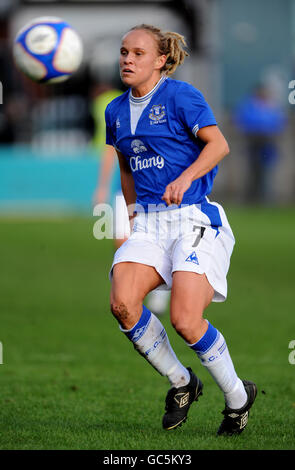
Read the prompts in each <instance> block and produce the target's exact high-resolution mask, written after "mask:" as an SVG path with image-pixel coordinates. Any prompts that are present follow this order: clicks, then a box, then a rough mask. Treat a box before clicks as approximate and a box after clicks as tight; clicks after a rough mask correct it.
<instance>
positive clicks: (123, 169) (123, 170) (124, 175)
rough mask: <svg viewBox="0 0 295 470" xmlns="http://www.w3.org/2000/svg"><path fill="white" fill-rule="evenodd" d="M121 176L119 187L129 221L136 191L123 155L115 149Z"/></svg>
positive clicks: (132, 214)
mask: <svg viewBox="0 0 295 470" xmlns="http://www.w3.org/2000/svg"><path fill="white" fill-rule="evenodd" d="M116 152H117V155H118V160H119V166H120V176H121V187H122V192H123V195H124V198H125V202H126V206H127V209H128V215H129V220H130V221H131V220H132V219H133V217H134V205H135V202H136V191H135V186H134V179H133V175H132V172H131V169H130V167H129V166H128V163H127V162H126V159H125V157H124V155H123V154H122V153H121V152H119V150H117V149H116Z"/></svg>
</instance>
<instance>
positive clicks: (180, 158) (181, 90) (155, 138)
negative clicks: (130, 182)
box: [105, 78, 218, 210]
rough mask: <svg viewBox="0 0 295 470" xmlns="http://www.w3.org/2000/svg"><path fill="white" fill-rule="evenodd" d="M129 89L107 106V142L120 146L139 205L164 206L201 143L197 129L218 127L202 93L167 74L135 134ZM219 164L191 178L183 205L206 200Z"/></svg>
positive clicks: (195, 157)
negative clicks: (168, 188) (167, 193)
mask: <svg viewBox="0 0 295 470" xmlns="http://www.w3.org/2000/svg"><path fill="white" fill-rule="evenodd" d="M130 93H131V90H128V91H126V92H125V93H124V94H123V95H121V96H119V97H118V98H115V99H114V100H113V101H112V102H111V103H109V105H108V106H107V108H106V112H105V118H106V135H107V138H106V142H107V144H109V145H113V146H114V147H115V148H116V149H118V150H119V151H120V152H121V153H122V154H123V155H124V157H125V158H126V160H127V162H128V165H129V167H130V169H131V171H132V174H133V178H134V182H135V190H136V194H137V201H136V202H137V204H140V205H141V206H143V207H144V209H145V210H146V209H147V208H148V205H159V204H160V205H162V207H163V206H166V203H165V202H164V201H163V200H162V196H163V194H164V192H165V188H166V186H167V185H168V184H169V183H171V182H172V181H173V180H175V179H176V178H177V177H178V176H179V175H180V174H181V173H182V172H183V171H184V170H185V169H186V168H188V167H189V166H190V165H191V164H192V163H193V162H194V161H195V160H196V159H197V158H198V155H199V154H200V152H201V150H202V149H203V147H204V143H203V142H202V141H201V140H200V139H199V138H198V137H196V133H197V132H198V130H199V129H201V128H202V127H206V126H212V125H216V120H215V118H214V115H213V113H212V111H211V109H210V107H209V105H208V104H207V102H206V101H205V99H204V97H203V95H202V93H201V92H200V91H199V90H197V89H196V88H195V87H193V86H192V85H190V84H188V83H185V82H182V81H179V80H173V79H171V78H167V79H166V80H163V81H162V83H161V84H160V86H159V87H158V88H157V89H156V90H155V92H154V93H153V95H152V97H151V99H150V102H149V103H148V105H147V106H146V107H145V109H144V110H143V112H142V114H141V116H140V118H139V120H138V123H137V126H136V128H135V131H134V133H132V132H131V121H130V117H131V116H130V101H129V98H130ZM217 170H218V167H217V166H216V167H214V168H213V169H212V170H211V171H210V172H209V173H207V174H206V175H204V176H203V177H201V178H199V179H197V180H195V181H193V183H192V184H191V186H190V188H189V189H188V190H187V191H186V192H185V193H184V196H183V200H182V204H196V203H201V202H202V201H204V199H205V197H206V196H207V195H208V194H210V192H211V190H212V185H213V180H214V178H215V175H216V173H217Z"/></svg>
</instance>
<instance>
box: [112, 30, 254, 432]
mask: <svg viewBox="0 0 295 470" xmlns="http://www.w3.org/2000/svg"><path fill="white" fill-rule="evenodd" d="M185 45H186V44H185V41H184V38H183V36H181V35H179V34H177V33H174V32H166V33H164V32H162V31H161V30H160V29H158V28H155V27H153V26H149V25H144V24H143V25H139V26H135V27H134V28H132V29H131V30H130V31H128V32H127V33H126V34H125V35H124V36H123V39H122V46H121V52H120V74H121V79H122V81H123V82H124V84H125V85H127V86H128V87H130V89H129V90H128V91H127V92H125V93H124V94H123V95H121V96H120V97H118V98H116V99H115V100H113V101H112V102H111V103H110V104H109V105H108V106H107V109H106V113H105V117H106V129H107V144H109V145H112V146H113V147H115V149H116V151H117V154H118V159H119V165H120V172H121V185H122V190H123V194H124V197H125V200H126V204H127V207H128V208H129V210H130V208H132V210H131V212H130V214H131V215H130V219H133V220H132V222H133V228H132V233H131V236H130V237H129V239H128V240H127V241H126V242H125V243H124V244H123V245H122V246H121V247H120V248H119V249H118V250H117V251H116V253H115V257H114V261H113V265H112V268H111V273H110V278H111V280H112V289H111V311H112V313H113V315H114V316H115V317H116V319H117V320H118V322H119V325H120V329H121V331H122V332H123V333H125V335H126V336H127V337H128V338H129V339H130V340H131V341H132V343H133V344H134V346H135V349H137V351H138V352H139V353H140V354H141V355H143V356H144V357H145V358H146V359H147V361H148V362H149V363H150V364H151V365H152V366H153V367H154V368H155V369H156V370H157V371H158V372H159V373H160V374H161V375H163V376H166V377H167V378H168V379H169V382H170V384H171V388H170V390H169V391H168V394H167V397H166V407H165V414H164V416H163V427H164V429H173V428H176V427H177V426H179V425H180V424H182V423H183V422H184V421H185V420H186V418H187V413H188V410H189V408H190V406H191V404H192V403H193V402H194V401H197V399H198V397H199V396H200V395H201V394H202V389H203V384H202V382H201V380H200V379H199V378H198V377H196V375H195V374H194V373H193V372H192V370H191V368H186V367H184V366H183V365H182V364H181V362H180V361H179V360H178V358H177V357H176V355H175V353H174V351H173V349H172V348H171V345H170V343H169V340H168V337H167V334H166V331H165V328H164V327H163V325H162V323H161V322H160V320H159V319H158V318H157V317H156V316H155V315H154V314H153V313H152V312H150V311H149V310H148V309H147V308H146V307H145V305H143V301H144V298H145V296H146V295H147V294H148V293H149V292H150V291H152V290H153V289H156V288H159V287H161V288H163V287H164V288H168V289H171V305H170V317H171V323H172V325H173V327H174V328H175V329H176V331H177V333H178V334H179V335H180V336H181V337H182V338H183V339H184V340H185V342H186V343H187V345H188V347H189V348H191V349H192V351H194V352H195V353H196V354H197V356H198V357H199V359H200V360H201V363H202V364H203V366H205V368H206V369H207V370H208V371H209V372H210V374H211V375H212V377H213V379H214V380H215V381H216V383H217V385H218V386H219V387H220V389H221V390H222V392H223V393H224V398H225V409H224V411H223V414H224V418H223V420H222V423H221V425H220V427H219V429H218V431H217V433H218V434H219V435H220V434H228V435H231V434H239V433H241V432H242V431H243V429H244V428H245V426H246V424H247V422H248V415H249V409H250V408H251V406H252V404H253V402H254V400H255V397H256V393H257V389H256V385H255V384H254V383H252V382H249V381H242V380H241V379H240V378H239V377H238V376H237V374H236V372H235V369H234V366H233V363H232V360H231V357H230V354H229V351H228V348H227V345H226V342H225V339H224V337H223V335H222V334H221V333H220V332H219V331H218V330H217V329H216V328H214V326H213V325H211V324H210V323H209V321H207V320H206V319H204V318H203V312H204V310H205V309H206V307H207V306H208V305H209V304H210V302H211V301H215V302H222V301H224V300H225V299H226V295H227V282H226V275H227V271H228V268H229V261H230V256H231V253H232V250H233V246H234V242H235V240H234V236H233V234H232V231H231V228H230V226H229V224H228V221H227V218H226V215H225V213H224V210H223V208H222V207H221V206H220V205H219V204H217V203H213V202H210V201H209V199H208V197H207V196H208V194H209V193H210V192H211V189H212V185H213V180H214V177H215V175H216V173H217V165H218V163H219V162H220V161H221V160H222V159H223V158H224V157H225V155H227V154H228V152H229V149H228V145H227V142H226V140H225V138H224V136H223V135H222V133H221V132H220V130H219V128H218V127H217V123H216V121H215V118H214V116H213V114H212V111H211V109H210V107H209V106H208V104H207V103H206V101H205V100H204V97H203V95H202V94H201V93H200V92H199V91H198V90H197V89H195V88H194V87H193V86H191V85H189V84H188V83H185V82H182V81H178V80H173V79H171V78H170V75H172V74H173V72H175V70H176V68H177V67H178V65H180V64H181V63H182V62H183V60H184V58H185V56H186V55H188V54H187V53H186V51H185V50H184V48H183V46H185Z"/></svg>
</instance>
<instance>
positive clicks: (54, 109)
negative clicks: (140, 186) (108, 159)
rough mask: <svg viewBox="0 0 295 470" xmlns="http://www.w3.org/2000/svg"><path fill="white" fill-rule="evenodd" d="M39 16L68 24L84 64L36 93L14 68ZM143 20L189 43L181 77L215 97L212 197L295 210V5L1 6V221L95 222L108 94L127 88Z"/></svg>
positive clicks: (234, 1)
mask: <svg viewBox="0 0 295 470" xmlns="http://www.w3.org/2000/svg"><path fill="white" fill-rule="evenodd" d="M39 16H58V17H61V18H63V19H65V20H66V21H68V22H69V23H70V24H71V25H72V26H73V27H74V28H75V29H76V30H77V31H78V33H79V34H80V36H81V38H82V40H83V45H84V58H83V63H82V66H81V67H80V69H79V71H78V73H76V74H75V75H74V76H73V77H72V78H71V79H69V80H68V81H67V82H65V83H61V84H56V85H54V86H53V85H50V86H46V85H38V84H35V83H33V82H31V81H30V80H29V79H27V78H26V77H24V76H23V75H22V74H21V73H20V72H18V71H17V70H16V68H15V66H14V64H13V59H12V45H13V40H14V37H15V35H16V33H17V31H18V30H19V29H20V28H21V27H22V26H23V25H24V24H26V23H27V22H29V21H30V20H31V19H33V18H35V17H39ZM143 22H144V23H150V24H154V25H156V26H159V27H160V28H163V29H164V30H174V31H177V32H179V33H181V34H183V35H184V36H185V37H186V39H187V42H188V47H189V52H190V58H189V59H188V60H187V61H186V62H185V63H184V64H183V66H181V67H180V68H179V70H178V71H177V74H176V75H175V78H177V79H180V80H185V81H188V82H190V83H192V84H193V85H194V86H196V87H197V88H199V89H200V90H201V91H202V92H203V93H204V95H205V97H206V99H207V101H208V102H209V103H210V105H211V107H212V108H213V110H214V112H215V115H216V117H217V120H218V123H219V126H220V128H221V130H222V131H223V133H224V134H225V136H226V138H227V139H228V142H229V145H230V149H231V154H230V156H229V157H227V158H226V159H225V160H224V161H223V162H222V165H221V166H220V171H219V176H218V177H217V179H216V183H215V189H214V194H213V195H212V196H211V198H212V199H216V200H220V201H221V202H227V203H230V204H263V205H290V204H293V203H294V201H295V184H294V181H295V178H294V176H295V162H294V150H293V149H294V139H295V132H294V109H295V106H294V105H292V104H291V100H289V95H290V93H292V89H291V88H289V84H290V82H291V81H292V80H293V79H294V78H295V70H294V69H295V67H294V65H295V54H294V53H295V50H294V47H295V46H294V45H295V41H294V39H295V1H294V0H283V1H282V0H260V1H259V2H257V1H256V0H248V1H247V2H244V1H243V0H157V1H152V0H136V1H125V0H121V1H119V0H116V1H113V0H108V1H100V0H91V1H89V0H88V1H86V0H85V1H82V0H80V1H79V0H63V1H56V0H0V80H1V83H2V104H1V105H0V213H3V214H5V213H6V214H7V213H9V214H11V213H21V214H26V213H29V214H30V213H32V212H34V213H37V212H40V213H42V214H43V213H44V212H46V213H48V212H52V211H53V212H54V213H56V212H63V213H64V212H71V213H72V212H78V213H83V212H84V213H87V214H89V215H91V214H92V208H93V204H92V203H93V193H94V190H95V187H96V184H97V175H98V172H99V169H100V156H101V154H102V150H103V141H102V139H101V134H100V131H101V129H102V126H103V124H102V123H101V115H100V114H99V110H98V108H99V101H98V97H99V95H100V94H101V92H102V91H105V90H106V89H108V88H115V89H118V88H119V89H122V90H123V88H122V85H121V83H120V80H119V73H118V65H117V64H118V56H119V48H120V39H121V37H122V35H123V34H124V33H125V32H126V31H127V30H128V29H129V28H130V27H132V26H134V25H136V24H138V23H143Z"/></svg>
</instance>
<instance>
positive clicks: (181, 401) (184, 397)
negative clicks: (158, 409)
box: [174, 392, 189, 408]
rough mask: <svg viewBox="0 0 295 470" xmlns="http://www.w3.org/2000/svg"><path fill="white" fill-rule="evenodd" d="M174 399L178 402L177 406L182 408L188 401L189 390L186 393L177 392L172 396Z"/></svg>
mask: <svg viewBox="0 0 295 470" xmlns="http://www.w3.org/2000/svg"><path fill="white" fill-rule="evenodd" d="M174 400H175V401H176V403H177V404H178V406H179V408H183V407H184V406H186V405H187V404H188V401H189V392H187V393H177V394H176V395H175V397H174Z"/></svg>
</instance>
